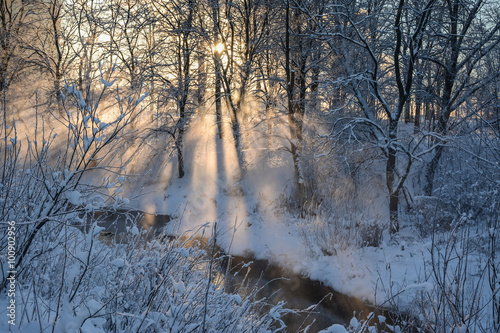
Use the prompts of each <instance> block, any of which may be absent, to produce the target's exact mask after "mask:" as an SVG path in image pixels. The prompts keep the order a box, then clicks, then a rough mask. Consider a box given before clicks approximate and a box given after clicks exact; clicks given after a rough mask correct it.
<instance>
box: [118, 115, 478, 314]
mask: <svg viewBox="0 0 500 333" xmlns="http://www.w3.org/2000/svg"><path fill="white" fill-rule="evenodd" d="M214 121H215V119H214V118H213V117H212V116H210V115H207V116H199V117H197V118H195V119H194V120H192V123H191V124H190V127H189V131H188V132H187V135H186V138H185V161H186V176H185V177H184V178H183V179H179V178H177V175H176V162H175V157H173V158H170V159H169V158H168V157H165V156H161V154H159V155H155V157H154V158H152V159H151V158H150V157H148V156H149V155H148V154H151V150H150V149H153V150H154V149H158V148H157V147H156V148H154V147H153V148H151V147H149V148H148V149H144V150H143V151H142V152H138V153H137V154H138V155H136V156H134V161H133V162H132V165H129V167H131V168H132V169H133V172H136V173H138V174H140V172H141V171H142V172H145V176H140V177H134V176H131V177H130V178H129V179H128V183H127V186H128V187H126V190H125V193H124V195H125V196H129V197H130V198H131V200H130V205H131V206H132V207H134V208H139V209H143V210H144V211H146V212H149V213H152V214H169V215H171V216H173V217H175V218H176V221H177V222H178V225H180V229H181V231H185V230H190V229H195V228H196V227H197V226H199V225H201V224H204V223H206V222H212V223H213V222H217V228H218V230H219V245H220V246H221V247H222V248H224V249H225V250H226V251H227V252H230V253H232V254H235V255H242V254H244V253H245V252H247V251H249V252H251V253H252V254H253V255H254V256H255V257H256V258H259V259H268V260H270V261H272V262H274V263H277V264H279V265H281V266H283V267H286V268H288V269H290V270H292V271H293V272H294V273H299V274H303V275H305V276H309V277H310V278H312V279H316V280H319V281H322V282H324V283H325V284H327V285H329V286H331V287H333V288H334V289H336V290H338V291H339V292H342V293H345V294H347V295H351V296H355V297H358V298H360V299H362V300H364V301H366V302H369V303H372V304H378V305H384V306H389V305H394V304H397V305H398V306H400V307H401V308H402V309H405V308H408V307H409V305H411V304H412V303H413V305H415V303H414V302H415V296H417V295H420V300H422V299H425V298H429V299H431V298H433V297H437V295H436V294H435V292H436V289H435V285H434V283H435V281H434V280H433V271H432V269H431V268H432V255H431V254H432V253H434V261H435V262H436V260H438V259H436V258H438V257H439V258H441V257H442V258H444V255H442V254H441V252H440V251H441V249H444V248H445V247H446V246H447V245H448V246H449V245H450V244H449V243H446V242H445V240H446V239H447V238H449V237H456V235H455V236H453V234H452V232H451V231H447V232H445V233H441V235H440V236H439V238H440V240H439V241H438V240H435V242H434V245H435V246H434V247H433V242H432V239H431V238H430V236H429V237H427V238H423V237H421V236H419V234H418V232H417V231H416V229H415V228H414V227H413V226H411V225H409V224H408V223H406V224H405V223H404V222H403V224H402V228H401V230H400V232H399V233H398V234H396V235H394V236H390V235H389V234H388V233H387V231H384V232H383V236H382V241H381V243H380V246H378V247H360V246H347V247H345V248H341V249H338V250H337V251H336V254H335V255H329V254H327V253H324V251H322V250H321V249H320V248H319V246H318V245H315V244H313V242H307V243H306V242H305V241H304V233H308V232H309V230H308V227H307V223H305V222H304V220H301V219H299V218H297V217H294V216H291V215H290V214H289V213H287V212H286V210H285V209H284V208H283V207H282V199H283V198H284V197H286V196H287V194H288V190H289V189H290V187H291V183H292V172H291V171H292V167H291V158H290V154H289V153H288V152H286V151H284V150H282V149H279V142H278V141H275V142H274V146H273V147H271V149H269V148H267V147H266V145H265V143H266V142H265V140H262V139H258V137H247V138H246V146H245V148H246V149H245V157H246V158H247V160H248V161H249V163H248V166H247V168H246V171H245V172H244V174H243V177H241V179H242V181H241V182H235V181H234V180H235V179H238V178H239V174H238V172H239V168H238V166H237V163H236V162H235V161H237V158H236V153H235V150H234V146H233V144H232V142H231V141H230V140H228V139H224V140H222V141H221V140H219V139H217V138H216V132H215V131H216V126H215V123H214ZM228 131H229V129H228ZM140 163H143V164H140ZM240 187H241V188H240ZM241 190H242V191H241ZM137 193H142V195H141V196H139V197H135V198H133V197H134V195H135V194H137ZM474 230H475V231H472V232H471V234H470V235H469V237H470V239H474V238H476V239H481V237H483V238H484V230H483V229H481V230H480V229H477V230H476V229H474ZM483 241H484V239H483ZM439 242H441V243H439ZM459 245H460V244H459ZM439 246H441V247H439ZM463 250H464V249H463V248H461V249H460V250H458V249H457V251H463ZM475 250H477V251H479V252H477V251H476V252H474V254H473V255H469V256H468V257H467V258H466V259H467V265H468V268H467V270H468V276H470V277H471V279H469V280H468V281H467V283H469V282H470V285H469V284H467V286H470V287H471V288H472V291H474V288H476V287H477V286H475V284H474V283H476V284H477V283H478V282H479V281H480V280H481V279H483V278H484V276H483V275H481V274H480V273H481V272H480V271H478V270H480V269H481V267H484V263H485V262H484V260H482V259H481V256H483V254H482V253H481V252H480V249H479V248H476V249H475ZM438 252H439V253H438ZM440 256H441V257H440ZM455 259H456V258H455ZM455 259H453V258H451V259H450V261H449V262H448V263H447V265H448V266H449V267H455V266H456V265H463V263H462V262H458V261H457V260H455ZM441 264H442V263H441ZM459 269H465V267H461V268H460V267H459ZM447 274H448V273H447ZM448 278H452V277H449V276H446V279H448ZM433 281H434V282H433ZM483 282H484V281H483ZM396 295H397V297H395V298H392V297H393V296H396ZM484 295H485V297H487V296H486V295H487V292H486V291H485V294H484Z"/></svg>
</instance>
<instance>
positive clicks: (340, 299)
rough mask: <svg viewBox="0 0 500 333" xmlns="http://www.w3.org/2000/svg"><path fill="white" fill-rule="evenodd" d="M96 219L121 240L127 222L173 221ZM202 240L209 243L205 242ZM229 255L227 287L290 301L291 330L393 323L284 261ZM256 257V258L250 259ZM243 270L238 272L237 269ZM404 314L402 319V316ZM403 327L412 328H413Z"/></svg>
mask: <svg viewBox="0 0 500 333" xmlns="http://www.w3.org/2000/svg"><path fill="white" fill-rule="evenodd" d="M87 218H90V219H91V220H93V221H97V223H98V225H99V226H101V227H103V228H105V230H104V231H103V232H102V233H101V238H105V239H106V240H114V241H119V240H121V239H123V237H125V236H126V235H127V228H128V230H130V229H131V228H133V227H134V226H136V227H137V230H138V231H139V232H142V231H144V230H145V231H147V237H153V236H154V235H155V234H160V233H161V232H162V231H163V230H164V228H165V227H166V226H167V225H168V223H170V222H171V221H172V218H171V217H170V216H169V215H151V214H144V213H142V212H140V211H137V210H116V211H114V210H110V211H102V212H96V213H93V215H92V216H90V217H87ZM201 243H205V244H206V243H207V242H203V240H202V242H201ZM221 254H222V256H223V257H224V259H223V260H222V265H221V269H222V271H223V273H224V274H225V288H226V290H227V291H228V292H232V293H235V292H238V291H241V286H242V285H245V286H248V287H250V288H251V287H253V286H255V287H257V288H259V289H260V291H259V292H258V294H257V299H262V298H265V299H266V300H267V301H268V302H269V303H270V304H273V305H275V304H277V303H278V302H280V301H285V302H286V307H287V308H289V309H294V310H296V312H297V314H288V315H286V316H285V318H283V319H284V322H285V323H286V324H287V332H299V331H303V330H304V329H305V328H306V327H308V326H309V329H308V332H318V331H320V330H322V329H325V328H327V327H329V326H331V325H333V324H342V325H348V324H349V322H350V320H351V319H352V318H353V316H354V314H356V318H358V319H363V320H364V319H366V318H367V317H368V316H370V315H371V314H372V313H373V315H371V318H373V319H371V321H370V326H377V328H378V331H379V332H383V331H387V332H390V330H389V329H388V328H387V326H386V325H385V323H382V324H381V323H380V322H379V316H384V317H385V318H386V323H388V324H390V325H393V323H394V321H393V320H392V317H395V316H394V315H393V314H392V313H391V312H389V311H386V310H384V309H376V308H375V307H373V306H370V305H367V304H365V303H363V302H362V301H361V300H359V299H357V298H354V297H350V296H347V295H344V294H341V293H339V292H337V291H335V290H333V289H332V288H330V287H328V286H326V285H324V284H322V283H321V282H319V281H314V280H311V279H309V278H307V277H304V276H300V275H297V274H293V273H291V272H290V271H288V270H286V269H284V268H283V267H280V266H277V265H273V264H271V263H270V262H269V261H267V260H261V259H255V258H254V257H253V256H252V254H250V253H249V254H247V255H245V256H231V257H229V256H226V255H224V254H223V253H222V251H219V255H221ZM250 262H251V263H250ZM235 272H239V273H238V274H236V275H235V274H234V273H235ZM305 309H308V310H307V311H304V310H305ZM398 320H399V319H398ZM404 331H413V330H412V329H409V330H404Z"/></svg>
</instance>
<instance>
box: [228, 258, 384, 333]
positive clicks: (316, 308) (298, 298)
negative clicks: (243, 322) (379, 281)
mask: <svg viewBox="0 0 500 333" xmlns="http://www.w3.org/2000/svg"><path fill="white" fill-rule="evenodd" d="M249 262H252V263H251V264H249V268H250V270H249V272H248V271H247V268H243V269H241V267H243V265H245V264H248V263H249ZM223 266H224V265H223ZM230 267H231V269H230V270H232V271H236V270H241V271H240V273H239V274H238V275H237V276H236V278H234V277H233V274H227V275H226V278H227V279H228V281H227V282H226V283H227V284H228V285H231V283H233V284H234V286H235V289H237V288H238V285H239V284H240V283H241V282H242V277H243V276H244V275H246V276H247V278H248V279H249V280H250V282H249V284H250V286H252V285H255V286H257V287H260V288H261V291H260V292H259V293H258V294H257V299H260V298H262V297H266V298H267V299H269V301H270V303H271V304H277V303H278V302H279V301H286V307H287V308H290V309H294V310H297V314H289V315H287V316H286V317H285V318H284V322H285V323H286V324H287V327H288V328H287V331H288V332H299V331H301V330H303V329H305V328H306V327H307V326H309V325H310V327H309V330H308V332H318V331H320V330H322V329H325V328H327V327H329V326H331V325H333V324H342V325H348V324H349V322H350V321H351V319H352V318H353V316H354V313H356V318H358V319H366V318H367V317H368V316H369V315H370V314H372V313H373V319H372V320H371V321H370V326H376V327H377V328H378V331H379V332H382V331H390V330H389V329H388V328H387V326H386V325H385V324H380V322H379V317H378V316H379V315H381V316H384V317H385V318H386V322H387V323H389V324H393V320H392V319H391V317H394V315H393V314H391V313H390V312H388V311H386V310H384V309H376V308H375V307H373V306H370V305H367V304H365V303H363V302H362V301H361V300H359V299H357V298H354V297H350V296H347V295H344V294H342V293H339V292H337V291H335V290H334V289H332V288H330V287H328V286H326V285H325V284H323V283H321V282H319V281H315V280H311V279H309V278H307V277H303V276H300V275H297V274H293V273H291V272H290V271H287V270H286V269H284V268H282V267H279V266H277V265H273V264H271V263H269V261H267V260H256V259H254V258H252V256H251V255H250V254H249V255H246V256H245V257H241V256H232V257H231V263H230ZM245 282H246V281H245ZM228 291H231V289H229V290H228ZM308 308H309V309H310V310H309V311H303V310H304V309H308ZM301 310H302V311H301Z"/></svg>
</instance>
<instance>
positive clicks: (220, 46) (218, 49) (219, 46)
mask: <svg viewBox="0 0 500 333" xmlns="http://www.w3.org/2000/svg"><path fill="white" fill-rule="evenodd" d="M214 51H215V52H217V53H222V51H224V44H223V43H219V44H217V45H215V47H214Z"/></svg>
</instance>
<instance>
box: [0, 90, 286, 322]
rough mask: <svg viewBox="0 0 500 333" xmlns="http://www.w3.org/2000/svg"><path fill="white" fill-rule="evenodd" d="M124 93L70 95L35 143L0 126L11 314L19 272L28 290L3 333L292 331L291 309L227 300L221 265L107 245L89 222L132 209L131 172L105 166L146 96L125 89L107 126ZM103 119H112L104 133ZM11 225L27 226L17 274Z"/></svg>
mask: <svg viewBox="0 0 500 333" xmlns="http://www.w3.org/2000/svg"><path fill="white" fill-rule="evenodd" d="M106 82H108V81H106ZM113 83H114V81H111V82H108V83H106V84H104V87H103V90H102V91H101V93H96V94H94V93H92V92H90V93H89V94H90V95H87V96H84V95H83V94H82V92H80V91H78V90H77V89H76V88H75V86H74V85H66V87H65V92H64V94H63V93H62V96H64V97H63V98H62V101H63V108H64V111H65V115H63V116H61V115H57V121H58V124H59V125H58V127H57V128H55V129H53V130H51V131H49V130H48V129H46V128H45V126H44V123H43V121H42V118H41V117H39V115H38V113H39V110H38V106H37V107H36V108H35V113H36V115H35V117H34V118H33V119H35V123H34V124H33V133H31V135H32V136H30V135H28V134H29V133H28V134H27V137H28V139H23V140H21V139H18V138H17V132H16V129H15V126H13V127H9V126H7V124H1V125H2V126H0V135H1V136H2V138H3V140H1V142H0V152H1V154H0V155H1V156H0V159H1V160H2V169H1V170H0V176H1V179H0V184H1V185H0V221H1V222H2V223H0V238H1V239H0V253H1V255H0V279H1V285H0V289H1V292H2V293H1V295H2V296H0V304H4V302H5V301H6V298H5V297H6V293H5V288H6V286H7V282H8V280H7V278H8V276H9V275H8V274H9V271H12V270H15V271H16V283H17V285H16V286H17V289H16V304H17V306H16V311H17V313H16V319H15V323H16V325H15V326H9V327H5V326H2V325H6V321H2V324H0V331H3V330H4V329H15V330H16V329H17V330H20V331H23V332H37V331H52V332H132V331H134V332H247V331H252V332H272V331H280V330H282V329H284V324H283V323H282V322H281V320H280V317H281V315H282V314H284V313H286V312H288V310H284V309H283V308H282V307H283V304H279V305H277V306H275V307H272V308H268V307H267V305H266V303H265V302H264V300H262V301H254V300H253V297H254V296H255V292H252V291H250V292H249V293H247V294H245V295H241V296H240V295H231V294H228V293H225V292H224V285H223V282H222V281H223V280H221V279H219V280H214V279H212V278H213V276H212V275H213V274H215V273H216V272H217V271H218V270H217V262H215V261H214V260H215V259H213V258H210V256H207V254H206V251H204V250H202V249H200V248H199V247H189V248H184V247H182V245H183V244H182V243H181V241H180V240H179V241H171V240H168V238H167V237H165V238H163V239H162V240H161V241H160V240H157V239H154V240H150V241H149V242H147V241H146V240H144V237H142V236H143V235H141V234H140V233H139V232H137V228H135V229H134V228H132V229H130V231H129V232H128V235H126V237H125V239H124V241H122V242H117V241H116V240H115V241H111V242H109V239H103V241H101V240H99V239H102V238H103V237H101V236H100V235H101V231H102V228H100V227H97V225H96V224H95V223H93V221H92V220H91V219H89V218H88V216H92V214H91V213H92V212H95V211H100V210H101V209H103V207H105V206H106V207H113V209H116V208H117V207H118V206H119V205H121V204H124V203H126V202H127V199H126V198H122V197H121V195H120V193H121V189H120V186H121V183H122V181H123V180H124V178H123V175H121V174H120V169H117V168H110V167H108V168H107V167H106V166H105V165H103V163H102V161H103V160H104V157H106V156H107V155H108V154H109V152H110V151H111V150H113V149H116V144H117V143H118V142H120V140H121V139H122V138H123V135H124V132H125V130H126V128H127V126H128V125H130V124H131V123H132V122H133V121H134V119H135V118H136V117H137V115H138V114H139V113H140V112H141V111H140V110H139V111H138V110H137V106H138V104H139V103H140V102H141V101H142V99H144V96H146V95H147V94H143V95H142V96H143V97H140V98H139V99H138V100H137V101H136V102H135V103H132V102H128V103H127V102H126V99H122V98H120V96H119V90H118V88H117V89H116V94H117V96H116V100H117V102H118V105H117V106H116V109H117V110H118V111H119V114H116V115H115V116H116V117H115V116H110V111H109V110H106V113H107V115H104V113H103V112H101V110H99V109H98V108H99V105H100V102H101V99H102V98H103V96H104V95H105V94H104V91H105V90H106V89H110V88H111V86H112V85H113ZM89 91H92V90H89ZM141 110H143V108H142V107H141ZM115 111H116V110H115ZM100 116H106V117H107V118H110V117H111V118H113V119H111V118H110V119H107V118H106V121H107V122H106V123H105V124H103V122H101V121H100V119H99V117H100ZM2 121H3V122H5V118H4V119H2ZM23 145H24V146H23ZM94 169H99V170H100V171H101V172H102V170H103V169H104V170H107V171H108V174H107V175H106V176H105V178H104V179H102V181H96V180H95V179H93V180H92V181H88V179H87V181H84V179H85V178H84V176H85V175H86V174H88V173H89V172H92V170H94ZM115 178H116V179H115ZM7 221H15V225H16V249H17V253H16V259H15V264H13V265H14V267H10V266H9V265H8V258H7V255H6V254H7V251H6V246H7V244H8V242H7V238H6V235H7V227H8V226H9V224H8V223H7ZM214 281H215V282H214ZM8 301H9V300H7V302H8ZM2 308H3V307H2Z"/></svg>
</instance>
